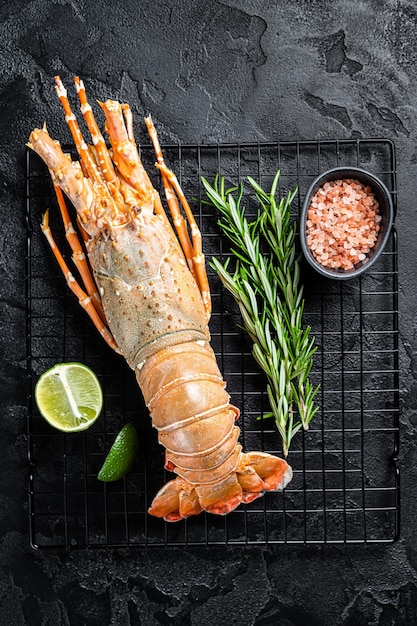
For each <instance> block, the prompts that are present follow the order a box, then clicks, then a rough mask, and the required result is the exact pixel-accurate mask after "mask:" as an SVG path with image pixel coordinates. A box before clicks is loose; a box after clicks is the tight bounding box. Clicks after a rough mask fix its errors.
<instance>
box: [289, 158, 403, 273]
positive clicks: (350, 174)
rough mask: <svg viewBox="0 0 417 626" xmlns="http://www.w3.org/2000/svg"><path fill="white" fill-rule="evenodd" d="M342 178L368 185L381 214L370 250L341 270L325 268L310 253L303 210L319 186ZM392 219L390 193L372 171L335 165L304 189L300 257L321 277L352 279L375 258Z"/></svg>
mask: <svg viewBox="0 0 417 626" xmlns="http://www.w3.org/2000/svg"><path fill="white" fill-rule="evenodd" d="M346 178H352V179H355V180H358V181H359V182H360V183H362V184H363V185H365V186H369V187H370V188H371V190H372V191H373V193H374V195H375V198H376V200H377V201H378V203H379V214H380V215H381V222H380V229H379V232H378V237H377V240H376V242H375V245H374V246H373V247H372V248H371V250H370V251H369V252H368V254H367V255H366V257H365V259H364V260H363V261H359V263H357V264H356V265H355V266H354V268H353V269H350V270H345V269H341V268H339V269H334V268H331V267H326V266H324V265H321V264H320V263H319V262H318V261H317V259H316V258H315V257H314V256H313V254H312V252H311V250H310V248H309V247H308V245H307V233H306V221H307V211H308V208H309V206H310V203H311V199H312V197H313V196H314V194H315V193H316V192H317V191H318V190H319V189H320V187H322V186H323V185H324V184H325V183H326V182H331V181H334V180H339V179H340V180H344V179H346ZM393 221H394V207H393V204H392V200H391V196H390V193H389V191H388V189H387V188H386V186H385V185H384V183H383V182H382V181H381V180H379V178H377V177H376V176H374V175H373V174H370V173H369V172H366V171H365V170H363V169H360V168H356V167H335V168H333V169H331V170H328V171H327V172H324V173H323V174H321V175H320V176H318V177H317V178H316V179H315V180H314V181H313V183H312V184H311V186H310V189H309V190H308V192H307V194H306V197H305V200H304V203H303V207H302V211H301V216H300V224H299V226H300V241H301V248H302V250H303V253H304V256H305V258H306V259H307V261H308V262H309V263H310V265H311V266H312V267H313V268H314V269H315V270H316V271H317V272H319V273H320V274H321V275H322V276H326V277H327V278H333V279H336V280H346V279H350V278H356V277H357V276H359V275H360V274H362V273H363V272H365V271H367V270H368V269H369V268H370V267H371V266H372V265H373V264H374V263H375V261H376V260H377V259H378V257H379V255H380V254H381V252H382V251H383V249H384V247H385V245H386V243H387V240H388V237H389V234H390V231H391V227H392V224H393Z"/></svg>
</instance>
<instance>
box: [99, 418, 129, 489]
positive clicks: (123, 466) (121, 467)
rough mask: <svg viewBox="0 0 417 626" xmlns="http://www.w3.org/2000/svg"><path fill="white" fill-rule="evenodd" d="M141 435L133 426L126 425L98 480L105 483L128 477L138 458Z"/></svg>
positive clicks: (111, 449)
mask: <svg viewBox="0 0 417 626" xmlns="http://www.w3.org/2000/svg"><path fill="white" fill-rule="evenodd" d="M138 450H139V435H138V432H137V430H136V428H135V427H134V426H133V424H125V426H123V428H122V430H121V431H120V433H119V434H118V435H117V437H116V439H115V441H114V443H113V445H112V447H111V448H110V451H109V453H108V455H107V456H106V458H105V461H104V463H103V467H102V468H101V470H100V471H99V473H98V476H97V478H98V479H99V480H102V481H104V482H111V481H113V480H119V479H120V478H123V477H124V476H126V474H127V473H128V472H129V470H130V469H131V468H132V465H133V463H134V461H135V459H136V457H137V454H138Z"/></svg>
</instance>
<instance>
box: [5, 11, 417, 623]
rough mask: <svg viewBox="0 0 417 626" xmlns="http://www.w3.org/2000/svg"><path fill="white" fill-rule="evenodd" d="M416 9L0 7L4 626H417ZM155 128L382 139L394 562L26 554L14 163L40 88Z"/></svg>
mask: <svg viewBox="0 0 417 626" xmlns="http://www.w3.org/2000/svg"><path fill="white" fill-rule="evenodd" d="M416 30H417V7H416V4H415V3H414V2H412V1H405V0H397V1H395V2H394V1H391V0H386V1H382V2H381V1H379V0H360V1H358V2H349V1H348V0H336V1H330V0H329V1H325V0H291V1H289V0H281V1H280V2H273V1H271V0H257V1H255V0H247V1H245V0H243V1H241V2H239V1H233V0H228V1H224V2H218V1H216V0H211V2H195V1H194V0H182V1H181V0H178V1H177V2H175V1H174V0H165V1H161V2H159V3H155V2H153V1H152V0H143V1H142V2H135V1H134V0H125V1H124V2H105V1H104V0H97V1H95V2H86V1H83V0H70V1H69V2H66V1H65V0H62V1H56V2H53V1H52V0H32V1H30V2H29V1H24V0H20V1H19V0H15V2H13V3H11V2H2V3H1V5H0V32H1V37H0V47H1V52H2V58H1V65H0V89H1V98H0V173H1V203H0V211H1V224H2V226H1V235H0V272H1V297H0V311H1V315H0V350H1V352H0V376H1V377H0V392H1V398H2V409H3V410H2V416H1V419H0V433H1V436H0V447H1V455H0V458H1V474H0V481H1V488H0V534H1V541H0V567H1V575H0V623H1V624H4V625H7V626H9V625H10V626H14V625H17V626H20V625H23V624H29V625H32V624H33V625H38V624H39V625H40V624H45V625H46V624H48V625H51V626H52V625H54V626H55V625H61V624H63V625H67V624H71V625H72V624H74V625H77V626H78V625H82V624H88V625H90V624H91V625H95V624H100V625H104V624H114V625H128V624H132V625H135V624H141V625H146V626H147V625H150V626H152V625H159V624H172V625H176V624H184V625H194V624H199V625H201V626H202V625H205V624H220V623H223V622H225V623H228V624H241V625H247V626H250V625H256V626H261V625H267V624H268V625H269V624H273V625H280V626H319V625H320V626H333V625H336V624H340V625H343V626H358V625H359V626H360V625H368V624H369V625H379V626H388V625H394V624H395V625H399V626H402V625H404V626H412V625H413V624H417V573H416V567H417V548H416V543H415V542H416V541H417V521H416V519H417V518H416V514H415V508H416V495H415V494H416V488H415V483H416V478H415V476H416V474H415V465H416V458H417V446H416V441H415V437H416V428H417V411H416V399H415V398H416V393H417V380H416V379H417V365H416V363H417V362H416V349H415V348H416V341H417V338H416V330H417V326H416V322H415V318H416V308H417V299H416V297H415V289H416V287H415V284H416V269H417V264H416V256H415V240H416V206H415V196H416V193H415V189H416V173H417V172H416V170H417V167H416V148H415V146H416V134H417V131H416V129H417V125H416V119H415V118H416V108H417V84H416V78H417V69H416V59H417V44H416V37H415V33H416ZM56 73H59V74H61V75H62V77H63V78H65V79H69V78H71V77H72V76H73V75H74V74H79V75H80V76H82V77H83V79H84V80H85V82H86V85H87V86H88V88H89V91H90V93H94V94H95V96H96V97H97V98H98V99H100V98H105V97H115V98H120V99H123V100H126V101H129V102H131V103H132V104H133V105H134V110H135V112H136V113H139V114H140V115H142V114H143V113H145V112H148V111H151V112H152V114H153V117H154V119H155V122H156V123H157V125H158V128H159V129H160V135H161V139H162V140H163V141H164V140H165V141H166V140H169V141H178V140H180V141H183V142H187V141H189V142H199V141H233V140H236V141H237V140H240V141H244V140H267V139H311V138H313V139H314V138H325V137H330V136H331V137H339V138H346V137H378V136H383V137H388V138H391V139H392V140H393V141H394V142H395V145H396V147H397V159H398V188H399V189H398V191H399V193H398V217H397V222H396V224H397V229H398V232H399V236H400V255H399V277H400V350H401V353H400V363H401V374H400V387H401V454H400V463H401V470H402V485H401V495H402V500H401V513H402V527H401V538H400V540H399V541H398V542H397V543H395V544H394V545H390V546H385V547H384V546H366V547H362V546H358V547H353V546H347V547H331V546H325V547H317V548H316V547H286V546H280V547H274V548H272V547H271V548H251V549H249V548H244V549H242V548H239V549H236V548H235V549H230V548H219V549H213V550H200V549H198V550H191V549H174V548H172V549H171V548H170V549H165V550H149V551H145V550H132V551H128V550H125V551H123V550H107V551H105V550H103V551H95V552H87V551H80V552H73V553H66V552H53V553H49V552H47V553H46V552H36V551H33V550H32V549H31V548H30V546H29V538H28V517H27V473H28V463H27V456H26V370H25V367H26V362H25V347H26V346H25V332H24V329H25V300H24V291H25V286H24V278H25V265H24V256H25V251H26V230H25V158H24V155H25V148H24V144H25V142H26V141H27V137H28V135H29V132H30V131H31V129H32V128H33V127H35V126H36V125H39V124H41V123H42V122H43V121H44V120H47V121H48V128H49V130H50V132H51V134H53V135H55V136H56V137H58V138H61V139H63V135H64V133H65V129H64V126H63V123H62V115H61V111H60V108H59V104H58V103H57V102H56V99H55V95H54V91H53V89H52V77H53V75H54V74H56Z"/></svg>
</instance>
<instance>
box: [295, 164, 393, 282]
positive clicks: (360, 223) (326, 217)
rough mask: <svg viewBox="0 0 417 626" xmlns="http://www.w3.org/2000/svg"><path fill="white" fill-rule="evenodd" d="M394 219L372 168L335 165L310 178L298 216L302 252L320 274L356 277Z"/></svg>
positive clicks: (380, 248) (372, 257) (372, 258)
mask: <svg viewBox="0 0 417 626" xmlns="http://www.w3.org/2000/svg"><path fill="white" fill-rule="evenodd" d="M393 221H394V207H393V203H392V199H391V195H390V193H389V191H388V189H387V187H386V186H385V185H384V183H383V182H382V181H381V180H380V179H379V178H378V177H377V176H375V175H374V174H371V173H370V172H367V171H365V170H363V169H360V168H355V167H335V168H334V169H331V170H328V171H327V172H324V173H323V174H321V175H320V176H318V177H317V178H316V179H315V180H314V181H313V183H312V184H311V186H310V188H309V190H308V192H307V194H306V196H305V199H304V203H303V207H302V211H301V216H300V241H301V248H302V250H303V253H304V256H305V258H306V259H307V261H308V262H309V263H310V265H311V266H312V267H313V268H314V269H315V270H317V271H318V272H319V273H320V274H322V275H323V276H326V277H327V278H334V279H338V280H346V279H350V278H356V277H357V276H359V275H360V274H362V273H363V272H365V271H367V270H368V269H369V268H370V267H371V266H372V265H373V264H374V263H375V262H376V260H377V259H378V257H379V256H380V254H381V253H382V251H383V249H384V247H385V245H386V243H387V241H388V238H389V234H390V231H391V227H392V224H393Z"/></svg>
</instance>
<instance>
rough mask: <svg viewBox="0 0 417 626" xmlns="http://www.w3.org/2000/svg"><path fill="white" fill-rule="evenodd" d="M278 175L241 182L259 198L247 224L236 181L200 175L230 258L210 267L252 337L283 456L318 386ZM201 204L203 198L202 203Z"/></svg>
mask: <svg viewBox="0 0 417 626" xmlns="http://www.w3.org/2000/svg"><path fill="white" fill-rule="evenodd" d="M279 176H280V172H279V171H278V172H277V173H276V176H275V177H274V180H273V183H272V186H271V190H270V192H269V193H267V192H266V191H264V189H262V187H261V186H260V185H259V184H258V183H257V182H256V181H255V180H254V179H253V178H251V177H248V181H249V183H250V185H251V187H252V189H253V190H254V192H255V195H256V198H257V200H258V203H259V208H258V212H257V215H256V216H255V218H254V219H253V220H252V221H249V220H248V219H247V217H246V215H245V207H244V206H243V205H242V197H243V184H242V183H241V184H240V185H239V186H237V187H231V188H229V189H225V180H224V178H220V177H219V176H218V175H217V176H216V178H215V180H214V183H213V185H210V184H209V183H208V182H207V180H206V179H205V178H202V183H203V185H204V188H205V191H206V194H207V197H208V203H209V204H212V205H214V206H215V207H216V208H217V209H218V211H219V212H220V219H219V222H218V223H219V226H220V228H221V230H222V232H223V233H224V234H225V235H226V236H227V238H228V239H229V241H230V243H231V254H232V257H233V258H234V260H235V267H234V270H233V273H232V272H231V271H229V265H230V261H231V257H229V258H227V259H226V261H225V263H223V264H222V263H221V262H220V261H219V260H218V259H216V258H213V260H212V263H211V266H212V267H213V268H214V270H215V271H216V272H217V274H218V276H219V277H220V279H221V281H222V283H223V284H224V286H225V287H226V289H227V290H228V291H229V292H230V293H231V294H232V295H233V297H234V299H235V301H236V302H237V304H238V306H239V309H240V313H241V316H242V322H243V328H244V329H245V330H246V332H247V333H248V334H249V336H250V338H251V340H252V342H253V347H252V354H253V357H254V358H255V360H256V362H257V363H258V365H259V366H260V368H261V369H262V370H263V371H264V372H265V374H266V377H267V393H268V399H269V403H270V406H271V413H268V414H266V415H264V416H263V417H274V419H275V423H276V426H277V429H278V431H279V434H280V436H281V439H282V446H283V452H284V455H285V456H287V454H288V451H289V448H290V444H291V440H292V438H293V436H294V435H295V434H296V433H297V432H298V431H299V430H300V428H304V429H308V425H309V423H310V421H311V420H312V418H313V416H314V415H315V413H316V412H317V410H318V407H317V406H316V405H315V402H314V398H315V395H316V393H317V390H318V387H314V386H313V385H312V383H311V381H310V378H309V376H310V371H311V367H312V362H313V355H314V352H315V351H316V348H315V346H314V338H312V337H310V330H311V329H310V327H309V326H307V327H305V328H303V326H302V318H303V310H304V300H303V288H302V285H301V284H300V268H299V263H298V258H297V254H296V249H295V235H296V224H295V222H294V221H292V220H291V203H292V201H293V199H294V196H295V194H296V193H297V190H295V191H293V192H289V193H288V194H287V196H286V197H285V198H282V199H281V200H280V201H279V202H277V201H276V199H275V195H276V191H277V186H278V181H279ZM206 202H207V201H206Z"/></svg>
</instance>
